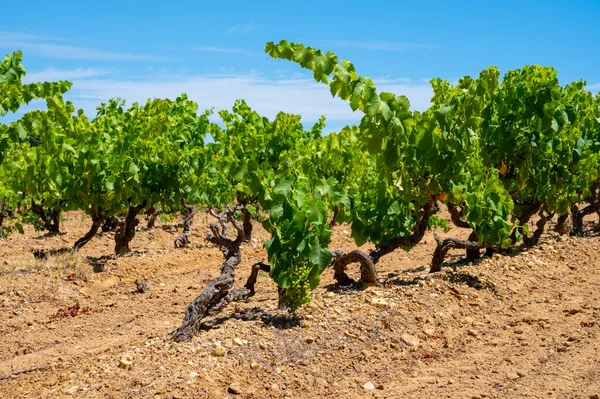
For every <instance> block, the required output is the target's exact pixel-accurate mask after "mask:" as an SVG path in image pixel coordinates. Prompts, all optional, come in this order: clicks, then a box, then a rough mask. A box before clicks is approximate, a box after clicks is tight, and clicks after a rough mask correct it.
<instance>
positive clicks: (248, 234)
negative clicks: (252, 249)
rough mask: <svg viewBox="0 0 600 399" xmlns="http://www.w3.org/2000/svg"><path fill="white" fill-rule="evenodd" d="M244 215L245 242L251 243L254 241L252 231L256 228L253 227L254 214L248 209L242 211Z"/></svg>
mask: <svg viewBox="0 0 600 399" xmlns="http://www.w3.org/2000/svg"><path fill="white" fill-rule="evenodd" d="M242 215H243V221H242V223H243V227H244V237H245V238H244V241H246V242H250V241H252V230H254V226H253V225H252V214H251V213H250V211H249V210H248V209H246V207H244V208H243V209H242Z"/></svg>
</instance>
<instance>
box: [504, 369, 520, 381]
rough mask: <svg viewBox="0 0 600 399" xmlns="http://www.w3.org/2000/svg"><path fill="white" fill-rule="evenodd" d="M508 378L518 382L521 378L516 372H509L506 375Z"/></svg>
mask: <svg viewBox="0 0 600 399" xmlns="http://www.w3.org/2000/svg"><path fill="white" fill-rule="evenodd" d="M506 377H507V378H508V379H509V380H518V379H519V378H520V376H519V373H517V372H516V371H509V372H508V373H507V374H506Z"/></svg>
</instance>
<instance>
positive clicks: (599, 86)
mask: <svg viewBox="0 0 600 399" xmlns="http://www.w3.org/2000/svg"><path fill="white" fill-rule="evenodd" d="M587 88H588V90H589V91H600V83H596V84H593V85H590V86H588V87H587Z"/></svg>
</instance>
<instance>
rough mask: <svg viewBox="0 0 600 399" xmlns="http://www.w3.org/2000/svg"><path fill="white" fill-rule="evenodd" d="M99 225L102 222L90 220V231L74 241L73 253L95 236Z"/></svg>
mask: <svg viewBox="0 0 600 399" xmlns="http://www.w3.org/2000/svg"><path fill="white" fill-rule="evenodd" d="M101 224H102V220H97V219H96V220H94V219H92V226H91V227H90V230H89V231H88V232H87V233H85V235H84V236H83V237H81V238H80V239H79V240H77V241H75V244H73V251H78V250H79V249H80V248H81V247H83V246H84V245H85V244H87V243H88V242H90V241H91V240H92V238H94V237H95V236H96V233H97V232H98V229H99V228H100V225H101Z"/></svg>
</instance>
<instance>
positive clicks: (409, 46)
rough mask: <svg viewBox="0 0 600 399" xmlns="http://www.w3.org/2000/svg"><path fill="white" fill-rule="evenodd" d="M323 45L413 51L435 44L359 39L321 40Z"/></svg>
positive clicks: (430, 47) (425, 48)
mask: <svg viewBox="0 0 600 399" xmlns="http://www.w3.org/2000/svg"><path fill="white" fill-rule="evenodd" d="M321 43H323V44H324V45H329V46H336V47H342V48H353V49H359V50H371V51H397V52H405V51H414V50H435V49H436V48H437V46H433V45H430V44H423V43H397V42H389V41H386V40H373V41H360V40H323V41H321Z"/></svg>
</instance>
